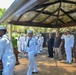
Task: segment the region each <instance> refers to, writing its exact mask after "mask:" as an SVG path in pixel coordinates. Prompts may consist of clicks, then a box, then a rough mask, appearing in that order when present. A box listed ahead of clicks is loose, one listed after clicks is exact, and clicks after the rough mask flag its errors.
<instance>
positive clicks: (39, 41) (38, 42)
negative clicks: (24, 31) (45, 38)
mask: <svg viewBox="0 0 76 75" xmlns="http://www.w3.org/2000/svg"><path fill="white" fill-rule="evenodd" d="M36 39H37V44H38V53H40V49H41V45H42V43H41V39H40V35H37V38H36Z"/></svg>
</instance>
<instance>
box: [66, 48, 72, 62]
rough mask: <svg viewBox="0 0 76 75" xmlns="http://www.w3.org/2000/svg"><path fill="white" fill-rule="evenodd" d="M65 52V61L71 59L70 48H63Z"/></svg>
mask: <svg viewBox="0 0 76 75" xmlns="http://www.w3.org/2000/svg"><path fill="white" fill-rule="evenodd" d="M65 53H66V61H67V62H69V63H70V62H71V61H72V50H71V47H70V48H65Z"/></svg>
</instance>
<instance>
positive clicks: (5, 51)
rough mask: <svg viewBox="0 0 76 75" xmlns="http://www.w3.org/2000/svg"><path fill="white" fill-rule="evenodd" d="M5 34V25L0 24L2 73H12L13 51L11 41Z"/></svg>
mask: <svg viewBox="0 0 76 75" xmlns="http://www.w3.org/2000/svg"><path fill="white" fill-rule="evenodd" d="M5 34H6V27H4V26H0V60H2V62H3V74H2V75H13V69H14V66H15V63H16V58H15V55H14V53H13V47H12V43H11V42H10V40H9V38H8V37H7V36H6V35H5Z"/></svg>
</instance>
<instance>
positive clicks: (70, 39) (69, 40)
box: [61, 34, 74, 63]
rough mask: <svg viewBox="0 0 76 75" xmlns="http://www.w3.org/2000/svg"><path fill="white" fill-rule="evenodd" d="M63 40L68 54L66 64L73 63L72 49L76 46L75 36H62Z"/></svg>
mask: <svg viewBox="0 0 76 75" xmlns="http://www.w3.org/2000/svg"><path fill="white" fill-rule="evenodd" d="M61 38H62V39H64V40H65V45H64V46H65V53H66V62H68V63H71V61H72V48H73V46H74V36H73V35H70V34H68V35H62V37H61Z"/></svg>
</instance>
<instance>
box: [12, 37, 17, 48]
mask: <svg viewBox="0 0 76 75" xmlns="http://www.w3.org/2000/svg"><path fill="white" fill-rule="evenodd" d="M12 45H13V47H14V48H17V39H15V37H12Z"/></svg>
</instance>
